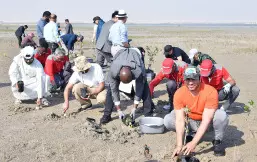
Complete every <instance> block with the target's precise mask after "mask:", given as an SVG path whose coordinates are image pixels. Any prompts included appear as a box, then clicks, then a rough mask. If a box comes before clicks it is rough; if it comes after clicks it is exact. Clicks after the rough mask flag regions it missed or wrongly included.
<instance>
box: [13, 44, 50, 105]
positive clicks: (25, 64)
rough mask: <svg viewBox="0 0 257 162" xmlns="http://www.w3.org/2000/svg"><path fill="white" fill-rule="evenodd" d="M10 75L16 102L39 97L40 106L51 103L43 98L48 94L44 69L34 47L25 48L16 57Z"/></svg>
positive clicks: (38, 103)
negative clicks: (36, 57)
mask: <svg viewBox="0 0 257 162" xmlns="http://www.w3.org/2000/svg"><path fill="white" fill-rule="evenodd" d="M9 76H10V80H11V82H12V86H11V88H12V92H13V95H14V97H15V98H16V101H15V103H16V104H19V103H21V101H22V100H33V99H36V98H37V105H38V106H41V105H44V106H48V105H49V102H48V101H47V100H46V99H45V98H43V97H44V96H46V95H47V86H46V85H45V83H46V82H47V81H46V77H45V73H44V69H43V67H42V65H41V63H40V62H39V61H38V60H37V59H34V48H33V47H29V46H28V47H25V48H23V49H22V50H21V53H20V54H19V55H17V56H15V57H14V59H13V62H12V64H11V66H10V69H9Z"/></svg>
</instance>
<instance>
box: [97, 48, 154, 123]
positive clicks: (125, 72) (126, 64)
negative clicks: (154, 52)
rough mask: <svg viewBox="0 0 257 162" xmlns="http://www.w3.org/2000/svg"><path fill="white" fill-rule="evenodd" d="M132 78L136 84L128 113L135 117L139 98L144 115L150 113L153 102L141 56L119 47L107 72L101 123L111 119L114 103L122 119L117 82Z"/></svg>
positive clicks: (125, 81)
mask: <svg viewBox="0 0 257 162" xmlns="http://www.w3.org/2000/svg"><path fill="white" fill-rule="evenodd" d="M132 80H135V84H136V86H135V96H134V108H133V109H132V111H131V114H130V115H131V117H132V119H133V120H134V119H135V112H136V109H137V107H138V104H139V102H140V100H141V99H142V100H143V107H144V115H145V116H150V115H152V113H153V110H154V104H153V102H152V98H151V95H150V91H149V87H148V84H147V82H146V74H145V68H144V64H143V62H142V60H141V56H140V55H139V54H138V52H137V51H136V50H134V49H121V50H119V51H118V52H117V54H116V55H115V56H114V58H113V62H112V64H111V67H110V71H109V73H108V88H107V95H106V103H105V109H104V115H103V117H102V118H101V121H100V122H101V123H102V124H105V123H108V122H109V121H111V113H112V111H113V107H114V105H115V107H116V109H117V111H118V113H119V118H120V119H122V118H123V117H124V114H123V112H122V111H121V108H120V93H119V84H120V82H122V83H124V84H128V83H130V82H131V81H132Z"/></svg>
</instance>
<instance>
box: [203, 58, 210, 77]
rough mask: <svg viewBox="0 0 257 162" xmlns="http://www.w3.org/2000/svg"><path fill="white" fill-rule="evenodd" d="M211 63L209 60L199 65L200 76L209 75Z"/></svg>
mask: <svg viewBox="0 0 257 162" xmlns="http://www.w3.org/2000/svg"><path fill="white" fill-rule="evenodd" d="M212 66H213V63H212V61H211V60H208V59H206V60H203V62H202V63H201V65H200V74H201V76H203V77H208V76H209V75H210V73H211V69H212Z"/></svg>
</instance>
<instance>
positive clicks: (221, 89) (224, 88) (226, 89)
mask: <svg viewBox="0 0 257 162" xmlns="http://www.w3.org/2000/svg"><path fill="white" fill-rule="evenodd" d="M200 68H201V76H202V78H201V80H202V82H203V83H205V84H209V85H211V86H213V87H214V88H215V89H216V90H217V91H218V93H219V101H224V100H227V101H226V102H225V103H224V104H223V105H222V106H221V108H220V109H221V110H224V111H226V110H227V109H228V108H229V107H230V105H231V104H232V103H233V102H235V100H236V99H237V97H238V96H239V93H240V89H239V88H238V87H237V86H236V81H235V80H234V79H233V78H232V77H231V75H230V74H229V73H228V71H227V69H225V68H224V67H222V66H220V65H218V64H213V63H212V61H211V60H208V59H207V60H204V61H203V62H202V64H201V66H200ZM223 80H224V81H225V82H226V84H225V85H224V82H223Z"/></svg>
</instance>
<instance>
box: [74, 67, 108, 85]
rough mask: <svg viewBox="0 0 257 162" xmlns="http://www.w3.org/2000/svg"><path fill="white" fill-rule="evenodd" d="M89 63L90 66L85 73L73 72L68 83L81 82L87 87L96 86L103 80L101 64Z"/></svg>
mask: <svg viewBox="0 0 257 162" xmlns="http://www.w3.org/2000/svg"><path fill="white" fill-rule="evenodd" d="M91 65H92V66H91V68H90V69H89V71H88V72H87V73H85V74H82V73H81V72H73V74H72V76H71V77H70V80H69V83H71V84H76V83H78V82H81V83H83V84H85V85H87V86H89V87H97V86H98V85H99V84H100V83H102V82H104V74H103V70H102V68H101V66H100V65H98V64H95V63H91Z"/></svg>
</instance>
